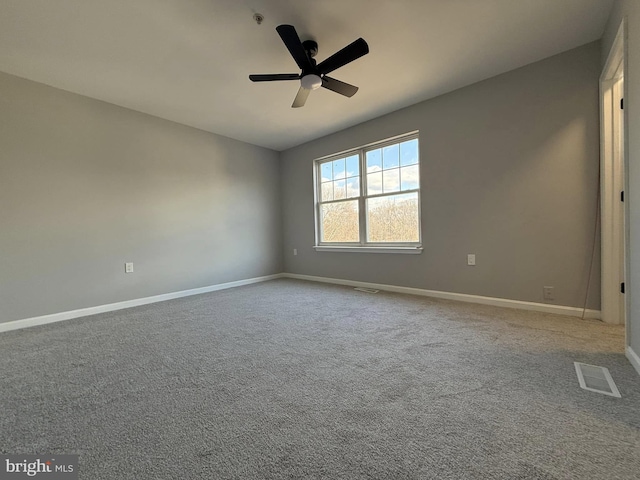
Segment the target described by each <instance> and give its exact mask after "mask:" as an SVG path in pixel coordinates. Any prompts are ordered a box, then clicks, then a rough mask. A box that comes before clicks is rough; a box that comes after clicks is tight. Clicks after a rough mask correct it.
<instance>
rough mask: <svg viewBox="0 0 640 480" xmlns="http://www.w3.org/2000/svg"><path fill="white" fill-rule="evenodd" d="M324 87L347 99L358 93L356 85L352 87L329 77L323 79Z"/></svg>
mask: <svg viewBox="0 0 640 480" xmlns="http://www.w3.org/2000/svg"><path fill="white" fill-rule="evenodd" d="M322 86H323V87H324V88H327V89H329V90H331V91H333V92H336V93H339V94H340V95H344V96H345V97H353V96H354V95H355V94H356V92H357V91H358V87H356V86H355V85H350V84H348V83H344V82H341V81H340V80H336V79H335V78H331V77H327V76H324V77H322Z"/></svg>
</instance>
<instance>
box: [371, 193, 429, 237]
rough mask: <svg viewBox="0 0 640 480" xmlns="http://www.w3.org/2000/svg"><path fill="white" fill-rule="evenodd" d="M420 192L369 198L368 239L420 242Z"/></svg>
mask: <svg viewBox="0 0 640 480" xmlns="http://www.w3.org/2000/svg"><path fill="white" fill-rule="evenodd" d="M419 232H420V227H419V224H418V193H417V192H414V193H404V194H400V195H390V196H388V197H377V198H370V199H368V200H367V237H368V238H367V241H368V242H376V243H385V242H394V243H397V242H418V241H419V239H420V234H419Z"/></svg>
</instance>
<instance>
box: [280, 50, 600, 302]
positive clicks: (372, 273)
mask: <svg viewBox="0 0 640 480" xmlns="http://www.w3.org/2000/svg"><path fill="white" fill-rule="evenodd" d="M599 74H600V45H599V42H595V43H591V44H588V45H585V46H583V47H580V48H577V49H574V50H571V51H569V52H565V53H563V54H560V55H557V56H554V57H551V58H548V59H546V60H543V61H540V62H537V63H534V64H531V65H528V66H526V67H523V68H520V69H517V70H514V71H512V72H508V73H506V74H503V75H500V76H497V77H494V78H491V79H488V80H486V81H483V82H480V83H477V84H474V85H471V86H469V87H465V88H462V89H460V90H457V91H454V92H452V93H449V94H447V95H443V96H441V97H438V98H435V99H432V100H429V101H426V102H423V103H419V104H417V105H414V106H411V107H408V108H405V109H403V110H399V111H397V112H394V113H392V114H389V115H386V116H384V117H380V118H378V119H375V120H372V121H369V122H366V123H363V124H361V125H358V126H355V127H353V128H350V129H347V130H345V131H342V132H339V133H336V134H333V135H330V136H327V137H324V138H322V139H319V140H315V141H312V142H309V143H307V144H304V145H301V146H299V147H295V148H293V149H290V150H287V151H285V152H283V154H282V188H283V191H282V201H283V223H284V248H285V250H284V251H285V256H284V258H285V263H284V265H285V271H286V272H290V273H299V274H307V275H319V276H324V277H334V278H341V279H349V280H359V281H367V282H375V283H383V284H393V285H402V286H409V287H417V288H425V289H431V290H440V291H448V292H459V293H466V294H476V295H486V296H490V297H500V298H508V299H515V300H524V301H533V302H542V301H543V298H542V287H543V286H544V285H550V286H554V287H555V292H556V300H555V301H554V302H551V303H556V304H559V305H569V306H579V307H581V306H582V305H583V302H584V298H585V292H586V288H587V277H588V272H589V264H590V259H591V254H592V248H593V238H594V228H595V218H596V205H597V198H596V197H597V191H598V168H599V167H598V164H599V127H598V122H599V116H598V115H599V114H598V78H599ZM411 130H420V147H421V157H420V159H421V184H422V187H423V193H422V232H423V243H424V253H422V254H421V255H393V254H364V253H359V254H358V253H356V254H353V253H328V252H316V251H314V250H313V248H312V246H313V244H314V220H313V219H314V206H313V182H312V163H313V159H315V158H318V157H321V156H324V155H328V154H331V153H335V152H339V151H341V150H345V149H348V148H352V147H357V146H360V145H364V144H367V143H370V142H374V141H377V140H382V139H384V138H388V137H391V136H393V135H397V134H401V133H405V132H408V131H411ZM598 238H599V232H598ZM293 248H297V249H298V255H297V256H293V254H292V249H293ZM599 249H600V247H599V243H597V244H596V252H598V255H597V258H596V259H595V263H594V268H593V272H592V275H591V278H592V280H591V289H590V295H589V301H588V308H594V309H598V308H599V305H600V288H599V284H600V281H599V279H600V269H599ZM467 253H475V254H476V255H477V266H475V267H468V266H467V265H466V254H467Z"/></svg>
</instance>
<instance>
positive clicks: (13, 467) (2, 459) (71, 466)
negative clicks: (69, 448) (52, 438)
mask: <svg viewBox="0 0 640 480" xmlns="http://www.w3.org/2000/svg"><path fill="white" fill-rule="evenodd" d="M30 478H34V479H36V480H39V479H42V480H78V455H0V480H18V479H23V480H24V479H30Z"/></svg>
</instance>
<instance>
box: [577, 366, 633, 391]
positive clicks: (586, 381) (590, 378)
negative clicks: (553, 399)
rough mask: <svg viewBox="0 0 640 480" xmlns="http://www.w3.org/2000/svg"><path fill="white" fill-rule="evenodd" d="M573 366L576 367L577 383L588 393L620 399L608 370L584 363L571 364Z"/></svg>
mask: <svg viewBox="0 0 640 480" xmlns="http://www.w3.org/2000/svg"><path fill="white" fill-rule="evenodd" d="M573 364H574V365H575V366H576V373H577V374H578V381H579V382H580V386H581V387H582V388H584V389H585V390H589V391H590V392H597V393H602V394H603V395H609V396H611V397H617V398H621V396H620V392H619V391H618V387H616V384H615V383H614V382H613V378H611V374H610V373H609V370H608V369H606V368H604V367H597V366H595V365H587V364H586V363H579V362H573Z"/></svg>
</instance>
